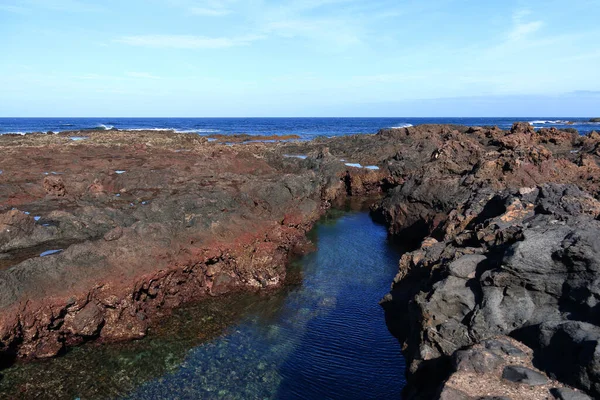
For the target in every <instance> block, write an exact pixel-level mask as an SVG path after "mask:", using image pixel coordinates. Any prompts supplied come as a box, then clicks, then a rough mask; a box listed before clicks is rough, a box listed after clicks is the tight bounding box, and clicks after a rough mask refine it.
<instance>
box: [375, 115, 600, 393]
mask: <svg viewBox="0 0 600 400" xmlns="http://www.w3.org/2000/svg"><path fill="white" fill-rule="evenodd" d="M420 129H425V128H423V127H421V128H420ZM426 129H427V132H428V133H429V134H430V135H431V138H430V139H429V142H430V143H429V144H427V143H426V142H425V140H424V138H422V137H420V134H419V132H413V131H411V130H410V128H409V129H408V130H405V132H404V135H405V136H406V137H410V136H411V135H412V136H415V137H414V138H413V139H412V140H411V139H405V140H404V142H406V143H407V145H408V146H409V147H410V148H411V149H413V152H412V153H410V154H414V153H419V152H420V155H421V158H420V159H416V158H412V159H410V160H407V159H406V156H405V154H406V153H400V154H399V155H398V156H396V157H395V159H392V160H389V166H390V171H391V172H392V173H393V172H394V171H397V172H399V174H398V173H397V176H399V177H401V179H400V180H399V182H400V183H399V185H398V186H397V187H395V188H394V189H392V190H391V191H390V192H389V193H388V195H387V197H386V198H385V199H384V200H383V201H382V202H381V203H380V205H379V206H377V207H375V208H374V209H373V212H374V215H375V216H376V217H378V218H380V219H381V220H383V221H385V222H386V223H388V225H389V226H390V233H391V234H393V235H396V236H398V237H401V238H404V239H407V240H410V241H412V242H413V243H419V242H420V244H418V245H417V246H416V247H417V250H415V251H413V252H410V253H407V254H405V255H404V256H403V257H402V259H401V260H400V269H399V273H398V275H397V277H396V279H395V280H394V284H393V287H392V291H391V293H390V294H389V295H388V296H386V298H385V299H384V301H383V302H382V304H383V306H384V308H385V309H386V310H387V317H388V324H389V326H390V329H391V330H392V331H393V332H394V333H395V334H396V335H397V336H398V337H399V339H400V341H401V342H403V343H404V354H405V356H406V357H407V360H408V362H409V368H408V371H407V372H408V374H409V387H408V390H407V396H408V397H409V398H424V397H425V396H426V395H425V391H426V390H427V388H428V387H431V383H432V382H436V381H437V382H443V381H444V380H446V379H448V377H449V374H451V371H452V359H453V358H454V359H456V357H457V356H460V357H461V359H466V360H469V359H471V358H472V357H475V356H474V355H469V354H468V353H466V354H465V353H458V355H457V352H461V351H464V350H462V349H467V348H469V347H471V346H474V345H476V344H478V343H481V342H482V341H485V340H487V339H490V338H492V337H495V336H497V335H510V336H513V337H515V338H517V339H519V340H521V341H522V342H523V343H525V344H526V345H527V346H529V347H530V348H532V349H533V352H534V353H533V355H534V357H533V365H535V366H536V367H538V368H539V369H541V370H543V371H545V372H546V373H548V374H549V376H550V377H552V378H556V379H558V380H560V381H561V382H564V383H566V384H568V385H572V386H574V387H577V388H579V389H582V390H584V391H587V392H588V393H589V394H591V395H593V396H599V395H600V388H599V387H598V386H597V382H599V379H598V376H597V375H596V374H597V373H598V371H599V369H598V367H597V365H598V364H597V360H596V353H597V350H596V349H597V347H596V343H597V336H596V335H597V333H596V330H597V329H598V328H597V326H598V324H599V323H600V321H599V320H598V308H597V304H598V298H599V294H600V293H599V292H598V282H599V281H598V278H599V276H600V275H599V272H600V271H599V270H598V265H597V264H598V261H597V260H600V253H599V251H600V241H599V239H598V237H599V236H598V233H600V222H599V221H598V216H599V215H600V203H599V202H598V201H597V199H596V197H597V196H598V186H597V182H598V177H599V175H598V159H597V156H596V154H595V153H594V152H595V150H594V149H596V148H597V140H598V138H594V137H592V135H590V137H578V136H576V135H574V134H573V133H571V132H562V131H558V130H555V129H554V130H553V129H541V130H535V131H534V130H533V129H532V128H531V127H530V126H528V125H527V124H515V126H514V127H513V129H512V130H511V131H510V132H502V131H499V130H497V129H484V128H470V129H463V130H461V129H455V130H453V131H451V132H447V133H445V132H444V130H443V128H426ZM436 129H437V131H436ZM417 130H418V129H417ZM392 133H393V134H395V135H398V136H399V137H401V138H402V137H404V136H403V135H402V134H400V132H392ZM392 133H390V134H392ZM438 138H440V139H439V140H440V141H441V143H437V140H438ZM415 139H416V142H415ZM594 143H595V144H594ZM428 153H429V154H430V157H429V158H427V154H428ZM423 159H424V161H423ZM583 343H586V345H585V346H584V345H583ZM558 348H562V349H569V350H567V352H568V353H569V356H567V357H562V358H561V356H560V355H559V350H558ZM477 357H480V359H478V361H477V365H478V368H483V369H490V370H491V369H493V368H494V367H495V365H496V364H495V363H496V361H497V360H495V358H494V357H492V356H485V357H484V355H481V354H478V355H477ZM481 357H483V358H481ZM464 362H467V364H468V361H464ZM507 371H508V370H507ZM476 372H481V371H476ZM483 372H485V371H483ZM512 372H514V371H512ZM507 374H508V375H510V373H508V372H507ZM512 375H514V374H512ZM533 375H534V374H531V376H533ZM524 379H526V378H524ZM532 379H533V378H532ZM540 382H541V378H540ZM452 390H454V389H452ZM438 395H439V394H438ZM438 395H436V394H434V393H429V394H427V396H430V397H436V396H438ZM446 395H448V394H446ZM545 395H547V396H551V395H550V394H549V393H548V392H546V393H545Z"/></svg>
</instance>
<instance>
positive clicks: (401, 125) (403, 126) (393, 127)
mask: <svg viewBox="0 0 600 400" xmlns="http://www.w3.org/2000/svg"><path fill="white" fill-rule="evenodd" d="M411 126H414V125H413V124H400V125H398V126H392V129H402V128H410V127H411Z"/></svg>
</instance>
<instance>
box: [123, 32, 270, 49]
mask: <svg viewBox="0 0 600 400" xmlns="http://www.w3.org/2000/svg"><path fill="white" fill-rule="evenodd" d="M263 38H264V36H263V35H246V36H238V37H207V36H195V35H136V36H125V37H122V38H120V39H118V40H117V42H120V43H124V44H128V45H130V46H140V47H157V48H173V49H221V48H228V47H237V46H246V45H249V44H250V43H252V42H255V41H257V40H260V39H263Z"/></svg>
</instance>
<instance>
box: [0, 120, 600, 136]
mask: <svg viewBox="0 0 600 400" xmlns="http://www.w3.org/2000/svg"><path fill="white" fill-rule="evenodd" d="M517 121H526V122H529V123H531V124H532V125H533V126H534V127H536V128H542V127H556V128H575V129H577V130H578V131H579V133H580V134H582V135H584V134H587V133H589V132H591V131H593V130H598V131H600V123H591V122H588V121H589V118H568V117H561V118H557V117H550V118H548V117H546V118H541V117H528V118H400V117H399V118H0V134H5V133H19V134H24V133H28V132H48V131H52V132H61V131H73V130H86V129H100V130H102V129H111V128H117V129H140V130H141V129H155V130H163V129H172V130H175V131H178V132H186V133H194V134H199V135H210V134H215V133H219V134H234V133H246V134H249V135H291V134H295V135H299V136H300V137H302V138H303V139H312V138H315V137H317V136H342V135H349V134H356V133H376V132H377V131H378V130H379V129H382V128H391V127H405V126H411V125H419V124H458V125H468V126H493V125H496V126H498V127H500V128H503V129H508V128H510V127H511V126H512V124H513V123H514V122H517Z"/></svg>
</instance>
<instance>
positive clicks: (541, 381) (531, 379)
mask: <svg viewBox="0 0 600 400" xmlns="http://www.w3.org/2000/svg"><path fill="white" fill-rule="evenodd" d="M502 378H503V379H506V380H507V381H511V382H515V383H520V384H523V385H530V386H538V385H545V384H546V383H548V378H546V377H545V376H544V375H542V374H540V373H539V372H536V371H534V370H532V369H529V368H525V367H519V366H515V365H510V366H508V367H506V368H504V370H503V371H502Z"/></svg>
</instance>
